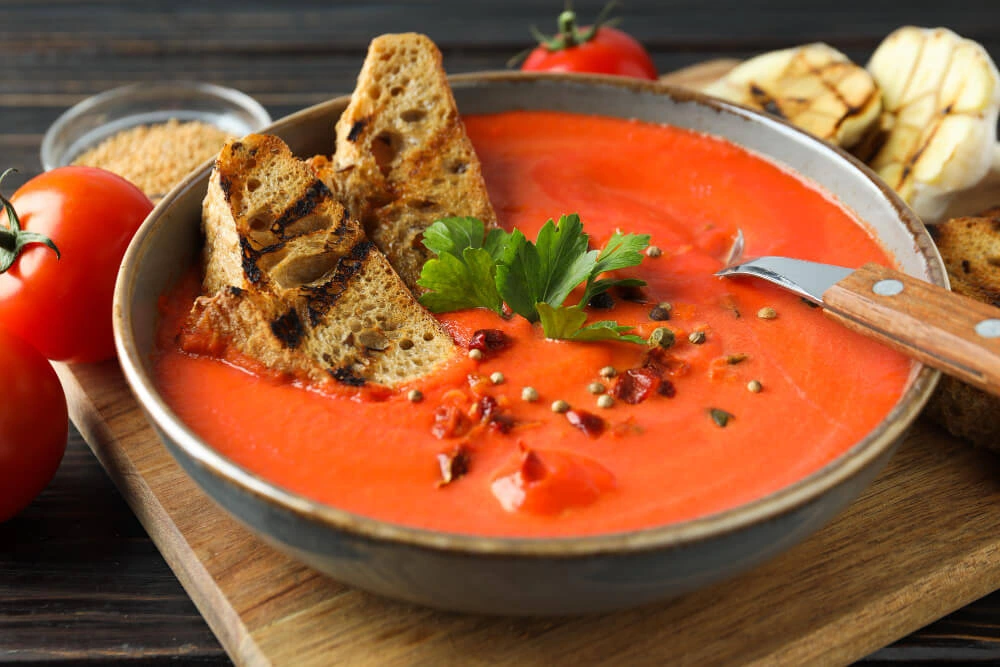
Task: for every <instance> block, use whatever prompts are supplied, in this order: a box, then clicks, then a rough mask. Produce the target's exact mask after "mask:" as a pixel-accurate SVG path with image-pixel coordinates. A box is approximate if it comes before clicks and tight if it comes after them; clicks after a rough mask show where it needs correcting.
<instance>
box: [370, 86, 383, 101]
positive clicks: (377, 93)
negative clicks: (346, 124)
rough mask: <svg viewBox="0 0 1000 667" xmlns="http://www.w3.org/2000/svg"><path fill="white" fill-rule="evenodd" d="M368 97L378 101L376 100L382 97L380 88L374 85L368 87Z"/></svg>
mask: <svg viewBox="0 0 1000 667" xmlns="http://www.w3.org/2000/svg"><path fill="white" fill-rule="evenodd" d="M368 97H370V98H372V99H373V100H378V98H380V97H382V87H381V86H377V85H374V84H373V85H371V86H368Z"/></svg>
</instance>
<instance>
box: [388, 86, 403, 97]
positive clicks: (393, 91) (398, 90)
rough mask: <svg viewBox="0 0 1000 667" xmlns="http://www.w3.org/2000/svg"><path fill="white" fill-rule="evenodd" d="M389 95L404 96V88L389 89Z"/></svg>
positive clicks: (394, 87)
mask: <svg viewBox="0 0 1000 667" xmlns="http://www.w3.org/2000/svg"><path fill="white" fill-rule="evenodd" d="M389 94H390V95H391V96H393V97H399V96H400V95H402V94H403V87H402V86H393V87H392V88H390V89H389Z"/></svg>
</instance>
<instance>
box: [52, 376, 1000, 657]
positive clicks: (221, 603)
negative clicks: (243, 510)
mask: <svg viewBox="0 0 1000 667" xmlns="http://www.w3.org/2000/svg"><path fill="white" fill-rule="evenodd" d="M59 370H60V377H61V379H62V380H63V384H64V386H65V387H66V389H67V392H68V395H69V396H70V403H71V405H72V408H71V410H72V417H73V420H74V422H75V423H76V424H77V425H78V426H79V428H80V430H81V432H82V433H83V434H84V436H85V437H86V438H87V440H88V442H89V443H90V444H91V446H92V447H93V449H94V451H95V453H96V454H97V456H98V458H99V459H100V460H101V462H102V463H103V464H104V465H105V467H106V468H107V469H108V472H109V473H110V474H111V477H112V479H114V481H115V483H116V484H117V485H118V487H119V489H120V490H121V492H122V494H123V495H124V496H125V499H126V500H127V501H128V502H129V504H130V505H131V507H132V509H133V510H134V511H135V512H136V514H137V516H138V517H139V519H140V521H142V523H143V524H144V525H145V526H146V529H147V530H148V531H149V533H150V535H151V537H152V538H153V540H154V542H156V544H157V546H158V547H159V548H160V550H161V551H162V552H163V554H164V556H165V557H166V559H167V562H168V563H169V564H170V565H171V567H172V568H173V569H174V571H175V572H176V573H177V575H178V577H179V578H180V580H181V582H182V583H183V584H184V586H185V587H186V589H187V590H188V592H189V593H190V594H191V596H192V598H193V599H194V601H195V603H196V604H197V605H198V608H199V609H200V610H201V612H202V613H203V614H204V615H205V618H206V619H207V620H208V623H209V625H210V626H211V627H212V629H213V630H214V631H215V633H216V635H217V636H218V637H219V639H220V641H221V642H222V644H223V646H225V647H226V649H227V650H228V651H229V654H230V655H231V656H232V657H233V659H234V660H235V661H237V662H239V663H244V664H253V665H257V664H275V665H283V664H317V665H318V664H326V663H327V662H328V661H330V660H338V661H343V662H345V663H348V664H367V663H371V664H375V663H377V664H415V663H420V664H424V663H426V664H438V665H445V664H470V663H471V664H513V663H519V664H544V663H550V662H553V661H570V662H573V661H587V660H611V659H612V658H613V659H615V660H621V661H626V662H627V663H629V664H637V663H642V662H647V663H656V662H662V661H664V660H667V659H670V660H671V661H672V662H675V663H678V664H691V665H701V664H709V663H711V664H718V663H735V662H750V663H760V664H764V663H767V662H770V661H779V662H782V663H786V664H840V663H846V662H849V661H852V660H856V659H858V658H861V657H863V656H865V655H867V654H868V653H870V652H872V651H874V650H875V649H877V648H879V647H881V646H883V645H885V644H888V643H889V642H891V641H893V640H895V639H898V638H899V637H902V636H904V635H905V634H907V633H909V632H912V631H913V630H915V629H917V628H919V627H921V626H923V625H925V624H927V623H929V622H931V621H933V620H935V619H938V618H940V617H941V616H943V615H945V614H947V613H948V612H950V611H953V610H954V609H957V608H959V607H961V606H962V605H964V604H967V603H968V602H971V601H972V600H975V599H976V598H979V597H982V596H983V595H985V594H987V593H989V592H991V591H993V590H994V589H995V588H997V587H998V586H1000V538H998V537H997V535H998V534H1000V460H998V459H997V458H996V457H994V456H993V455H992V454H989V453H987V452H983V451H978V450H975V449H972V448H969V447H968V446H966V445H964V444H962V443H959V442H956V441H954V440H952V439H950V438H948V437H946V436H945V435H944V434H943V433H941V432H940V431H938V430H937V429H936V428H934V427H932V426H930V425H928V424H919V425H917V426H916V427H915V428H913V429H912V430H911V431H910V432H909V435H908V436H907V438H906V440H905V443H904V445H903V446H902V448H901V451H900V452H899V453H898V454H897V455H896V456H895V457H894V459H893V461H892V462H891V463H890V465H889V467H888V469H887V470H886V471H885V472H884V473H883V474H882V475H881V476H880V477H879V478H878V480H877V481H876V482H875V483H874V484H873V485H872V486H871V487H870V489H869V490H868V491H867V492H866V493H865V494H864V496H863V497H862V498H861V499H860V500H858V501H857V502H855V503H854V504H853V505H852V506H851V507H850V508H849V509H848V510H847V511H846V512H845V513H844V514H842V515H841V516H840V517H839V518H838V519H837V520H835V521H834V522H833V523H832V524H831V525H830V526H828V527H827V528H825V529H824V530H822V531H820V532H819V533H818V534H817V535H815V536H814V537H812V538H811V539H809V540H807V541H806V542H805V543H803V544H802V545H800V546H798V547H795V548H793V549H792V550H791V551H789V552H788V553H786V554H785V555H783V556H780V557H779V558H777V559H775V560H773V561H771V562H769V563H766V564H764V565H763V566H761V567H758V568H756V569H754V570H753V571H751V572H750V573H748V574H745V575H743V576H741V577H739V578H738V579H736V580H734V581H730V582H724V583H722V584H719V585H716V586H713V587H710V588H708V589H707V590H703V591H699V592H696V593H692V594H689V595H687V596H684V597H682V598H679V599H677V600H674V601H671V602H667V603H663V604H659V605H651V606H646V607H643V608H640V609H636V610H631V611H626V612H620V613H616V614H605V615H600V616H590V617H583V618H559V619H542V620H538V619H506V618H487V617H479V616H471V615H459V614H446V613H439V612H434V611H430V610H426V609H421V608H418V607H414V606H411V605H407V604H402V603H397V602H393V601H390V600H385V599H381V598H378V597H376V596H373V595H369V594H366V593H363V592H360V591H356V590H352V589H348V588H345V587H343V586H341V585H340V584H337V583H335V582H333V581H331V580H329V579H326V578H324V577H322V576H320V575H317V574H316V573H314V572H312V571H311V570H309V569H308V568H306V567H304V566H302V565H299V564H297V563H295V562H293V561H291V560H289V559H288V558H286V557H284V556H282V555H281V554H279V553H278V552H276V551H274V550H272V549H271V548H270V547H268V546H266V545H264V544H263V543H261V542H260V541H259V540H257V539H256V538H255V537H253V536H252V535H250V533H249V532H247V531H246V530H244V529H243V528H241V527H240V526H239V525H237V524H236V523H235V522H234V521H233V520H232V519H230V518H228V516H227V515H225V514H224V513H223V512H222V511H221V510H219V509H218V508H217V507H215V506H214V505H213V504H212V503H211V501H209V500H208V499H207V498H206V497H205V496H204V495H203V494H202V492H201V491H200V490H198V488H197V487H196V486H195V485H194V483H193V482H192V481H191V480H190V479H189V478H188V477H187V476H186V475H185V474H184V473H183V471H182V470H181V469H180V468H179V466H178V465H177V464H176V463H175V462H174V461H173V460H172V459H171V458H170V456H169V454H168V453H167V452H166V450H165V449H164V448H163V447H162V446H161V445H160V443H159V442H158V440H157V439H156V437H155V435H154V434H153V432H152V430H151V429H150V427H149V426H148V425H147V424H146V421H145V419H144V417H143V415H142V414H141V412H140V410H139V409H138V407H137V406H136V404H135V402H134V400H133V399H132V397H131V395H130V393H129V391H128V389H127V386H126V385H125V383H124V380H123V379H122V378H121V376H120V373H119V371H118V369H117V367H116V365H115V364H113V363H106V364H101V365H95V366H78V367H65V366H64V367H61V368H60V369H59ZM375 655H377V656H378V657H377V659H376V658H374V657H373V656H375Z"/></svg>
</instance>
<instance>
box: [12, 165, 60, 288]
mask: <svg viewBox="0 0 1000 667" xmlns="http://www.w3.org/2000/svg"><path fill="white" fill-rule="evenodd" d="M12 171H13V172H16V171H17V170H16V169H13V168H10V169H8V170H7V171H5V172H3V174H0V183H3V180H4V179H5V178H7V174H9V173H11V172H12ZM0 204H2V205H3V208H4V210H5V211H6V212H7V222H8V226H7V227H6V228H4V227H2V226H0V273H3V272H5V271H6V270H7V269H9V268H10V267H11V266H13V265H14V262H15V261H17V258H18V256H19V255H20V254H21V251H22V250H23V249H24V247H25V246H27V245H30V244H32V243H41V244H42V245H44V246H47V247H49V248H51V249H52V250H53V251H54V252H55V253H56V259H59V258H60V257H61V255H60V254H59V248H57V247H56V244H55V243H53V242H52V239H50V238H49V237H48V236H45V235H44V234H39V233H37V232H29V231H25V230H23V229H21V219H20V218H18V217H17V211H15V210H14V206H13V205H12V204H11V203H10V200H8V199H7V198H6V197H4V196H3V194H0Z"/></svg>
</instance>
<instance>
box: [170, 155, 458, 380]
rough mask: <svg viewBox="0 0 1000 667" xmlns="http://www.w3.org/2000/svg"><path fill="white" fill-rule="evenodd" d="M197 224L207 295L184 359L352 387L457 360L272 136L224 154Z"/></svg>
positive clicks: (188, 328)
mask: <svg viewBox="0 0 1000 667" xmlns="http://www.w3.org/2000/svg"><path fill="white" fill-rule="evenodd" d="M223 184H226V185H225V187H224V186H223ZM202 219H203V229H204V232H205V240H206V242H205V251H204V255H203V264H204V270H205V277H204V281H203V291H204V296H202V297H199V298H198V299H197V300H196V302H195V305H194V308H193V309H192V312H191V313H190V315H189V317H188V320H187V322H186V325H185V327H184V330H183V332H182V335H181V345H182V347H184V349H186V350H188V351H189V352H192V353H198V354H209V355H212V356H222V357H226V358H249V359H252V360H254V361H256V362H258V363H260V364H262V365H263V366H265V367H266V368H268V369H271V370H272V371H273V372H276V373H279V374H285V375H289V376H292V377H296V378H299V379H302V380H304V381H308V382H313V383H327V382H330V381H331V380H333V381H336V382H338V383H341V384H345V385H347V386H352V387H354V386H360V385H361V384H364V383H366V382H371V383H374V384H378V385H385V386H393V385H396V384H399V383H402V382H407V381H410V380H413V379H416V378H418V377H420V376H422V375H424V374H425V373H427V372H429V371H431V370H433V369H434V368H435V367H437V366H438V365H439V364H441V363H443V362H444V361H445V360H447V359H449V358H450V357H451V355H452V353H453V352H454V344H453V342H452V340H451V338H450V336H449V335H448V334H447V333H446V332H445V331H444V330H443V329H442V328H441V326H440V325H439V323H438V322H437V320H436V319H434V317H433V316H431V315H430V314H429V313H428V312H427V311H426V310H424V308H423V307H422V306H420V305H419V304H418V303H417V302H416V300H415V299H414V298H413V295H412V294H411V293H410V292H409V290H407V288H406V286H405V285H404V284H403V282H402V281H401V280H400V279H399V276H398V275H396V273H395V272H394V271H393V270H392V268H391V267H390V266H389V264H388V262H387V261H386V259H385V257H384V256H383V255H382V254H381V253H380V252H378V250H377V249H376V247H375V245H374V244H373V243H372V242H371V241H369V240H368V238H367V237H366V236H365V234H364V232H363V230H362V229H361V226H360V224H359V223H358V222H357V221H356V220H353V219H352V218H351V217H350V215H349V214H348V212H347V210H346V209H345V207H344V206H343V205H342V204H341V203H340V202H339V201H338V200H337V199H336V198H335V197H334V195H333V193H332V192H331V190H330V189H329V188H328V187H327V186H326V185H324V184H323V182H321V181H320V180H319V179H317V178H316V176H315V175H314V173H313V170H312V169H311V168H310V166H309V165H307V164H306V163H305V162H302V161H300V160H298V159H296V158H295V157H294V156H293V155H292V153H291V151H290V150H289V149H288V147H287V146H286V145H285V144H284V143H283V142H282V141H281V140H280V139H278V138H277V137H273V136H266V135H249V136H247V137H244V138H243V139H242V140H240V141H238V142H233V143H231V144H229V145H227V146H226V147H224V148H223V150H222V151H221V152H220V154H219V158H218V160H217V161H216V167H215V171H214V172H213V174H212V177H211V178H210V181H209V190H208V193H207V195H206V197H205V201H204V205H203V212H202Z"/></svg>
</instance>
